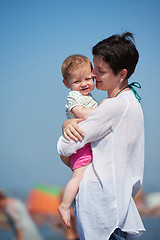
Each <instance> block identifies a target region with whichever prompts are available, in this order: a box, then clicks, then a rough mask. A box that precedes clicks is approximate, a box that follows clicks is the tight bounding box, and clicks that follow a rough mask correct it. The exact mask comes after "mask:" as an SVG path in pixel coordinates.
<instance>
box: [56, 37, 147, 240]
mask: <svg viewBox="0 0 160 240" xmlns="http://www.w3.org/2000/svg"><path fill="white" fill-rule="evenodd" d="M92 53H93V62H94V69H93V77H94V78H95V79H96V87H97V89H98V90H103V91H107V93H108V98H107V99H106V100H105V101H104V102H103V103H102V104H101V105H100V106H99V107H98V108H97V109H96V110H95V111H94V112H93V113H91V114H90V115H89V116H88V117H87V119H86V120H85V121H83V122H80V123H79V125H77V124H76V123H77V122H76V120H67V122H66V123H65V130H64V136H65V137H66V138H67V139H68V140H66V139H65V138H64V137H62V136H61V137H60V139H59V141H58V145H57V146H58V152H59V153H60V155H61V158H62V161H63V162H64V163H65V164H66V165H68V166H69V156H70V155H71V154H73V153H75V152H76V151H77V150H78V149H80V148H82V147H83V146H84V145H85V144H86V143H88V142H90V143H91V147H92V152H93V160H92V163H91V164H90V165H89V166H88V167H87V169H86V171H85V174H84V177H83V179H82V181H81V183H80V186H79V192H78V194H77V196H76V199H75V202H74V212H75V216H76V222H77V228H78V232H79V236H80V239H81V240H83V239H86V240H90V239H94V240H99V239H100V240H103V239H104V240H107V239H110V240H112V239H134V238H136V237H137V236H139V235H140V234H142V232H143V231H145V229H144V226H143V223H142V221H141V218H140V216H139V213H138V211H137V208H136V206H135V203H134V201H133V197H134V196H135V195H136V193H137V192H138V191H139V189H140V186H141V184H142V179H143V167H144V123H143V113H142V109H141V106H140V103H139V101H138V100H137V99H136V98H137V94H136V92H135V90H134V89H133V87H132V86H130V85H128V79H129V77H130V76H131V75H132V73H133V72H134V70H135V67H136V64H137V62H138V58H139V54H138V51H137V49H136V47H135V45H134V38H133V35H132V34H131V33H125V34H123V35H122V36H121V35H113V36H111V37H109V38H107V39H104V40H103V41H101V42H99V43H98V44H97V45H96V46H94V47H93V49H92ZM132 90H133V91H132ZM68 121H69V122H68ZM84 133H85V136H84V138H83V139H82V136H83V135H84ZM70 139H73V140H75V141H76V142H74V141H69V140H70ZM77 140H81V141H77Z"/></svg>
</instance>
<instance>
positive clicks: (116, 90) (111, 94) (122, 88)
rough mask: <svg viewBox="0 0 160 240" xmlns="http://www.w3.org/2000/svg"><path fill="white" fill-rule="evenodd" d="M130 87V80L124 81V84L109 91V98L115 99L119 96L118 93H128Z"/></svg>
mask: <svg viewBox="0 0 160 240" xmlns="http://www.w3.org/2000/svg"><path fill="white" fill-rule="evenodd" d="M127 86H128V80H127V81H124V82H123V83H121V84H120V85H118V86H116V87H114V88H113V89H111V90H109V91H108V97H109V98H113V97H115V96H116V95H118V93H120V94H121V93H122V92H124V91H128V90H129V88H127Z"/></svg>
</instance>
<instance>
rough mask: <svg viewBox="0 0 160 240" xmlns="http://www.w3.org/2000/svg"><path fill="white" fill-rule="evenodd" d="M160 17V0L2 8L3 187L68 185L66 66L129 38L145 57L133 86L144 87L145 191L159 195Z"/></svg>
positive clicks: (39, 2) (37, 2)
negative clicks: (62, 145) (101, 45)
mask: <svg viewBox="0 0 160 240" xmlns="http://www.w3.org/2000/svg"><path fill="white" fill-rule="evenodd" d="M159 11H160V2H159V0H151V1H147V0H141V1H139V0H135V1H128V0H122V1H118V0H117V1H108V0H99V1H95V0H92V1H90V0H88V1H86V0H85V1H84V0H82V1H71V0H68V1H61V0H60V1H51V0H46V1H44V0H28V1H18V0H15V1H12V0H1V1H0V32H1V34H0V35H1V36H0V170H1V171H0V188H4V189H17V190H20V191H29V189H30V188H32V187H33V186H34V185H35V184H36V183H39V182H43V183H46V184H50V185H58V186H65V184H66V182H67V181H68V180H69V178H70V176H71V171H70V170H69V169H68V168H66V167H65V166H64V165H63V164H62V163H61V161H60V159H59V156H58V154H57V150H56V143H57V140H58V137H59V136H60V134H61V126H62V123H63V121H64V120H65V119H66V116H65V111H64V108H65V101H66V95H67V93H68V89H66V88H65V86H64V85H63V84H62V76H61V64H62V62H63V60H64V59H65V58H66V57H67V56H68V55H71V54H75V53H81V54H84V55H86V56H87V57H89V58H90V59H91V60H92V54H91V49H92V47H93V46H94V45H95V44H96V43H97V42H98V41H100V40H102V39H104V38H106V37H108V36H110V35H113V34H117V33H118V34H119V33H122V32H124V31H131V32H133V33H134V34H135V40H136V46H137V49H138V50H139V53H140V60H139V63H138V65H137V68H136V72H135V73H134V75H133V76H132V77H131V79H130V82H132V81H138V82H140V83H141V85H142V89H141V90H139V91H138V92H139V94H140V95H141V97H142V101H141V103H142V108H143V111H144V119H145V141H146V145H145V146H146V147H145V174H144V189H145V190H146V191H149V190H160V186H159V183H158V179H159V171H160V170H159V169H160V161H159V160H160V159H159V156H160V154H159V136H160V127H159V123H160V107H159V104H160V93H159V89H160V80H159V76H160V66H159V56H160V44H159V39H160V28H159V23H160V15H159ZM93 95H94V97H95V98H96V99H97V100H98V101H101V100H102V99H103V98H104V97H106V93H105V92H102V91H97V90H94V92H93Z"/></svg>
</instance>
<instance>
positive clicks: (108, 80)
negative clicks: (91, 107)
mask: <svg viewBox="0 0 160 240" xmlns="http://www.w3.org/2000/svg"><path fill="white" fill-rule="evenodd" d="M93 63H94V68H93V71H92V74H93V77H94V78H95V79H96V88H97V89H98V90H103V91H108V92H110V91H113V90H114V89H115V88H116V87H118V86H119V85H120V74H119V73H118V74H117V75H115V74H114V73H113V71H112V69H111V68H110V67H109V65H108V64H107V63H106V62H104V61H103V58H102V57H101V56H94V57H93Z"/></svg>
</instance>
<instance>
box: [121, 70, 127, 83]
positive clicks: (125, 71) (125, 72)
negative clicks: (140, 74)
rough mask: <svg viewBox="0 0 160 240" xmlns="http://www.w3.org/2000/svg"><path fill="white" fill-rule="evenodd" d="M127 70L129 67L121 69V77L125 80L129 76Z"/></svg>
mask: <svg viewBox="0 0 160 240" xmlns="http://www.w3.org/2000/svg"><path fill="white" fill-rule="evenodd" d="M127 72H128V71H127V69H122V70H121V71H120V78H121V79H123V80H124V79H125V78H126V76H127Z"/></svg>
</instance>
